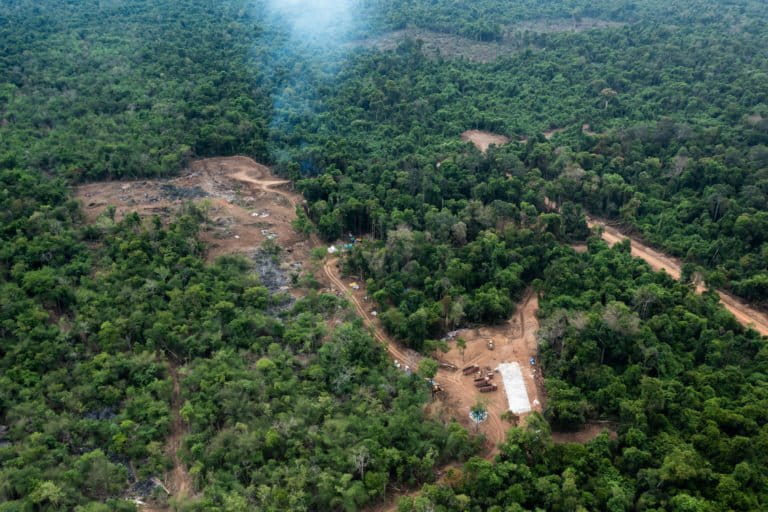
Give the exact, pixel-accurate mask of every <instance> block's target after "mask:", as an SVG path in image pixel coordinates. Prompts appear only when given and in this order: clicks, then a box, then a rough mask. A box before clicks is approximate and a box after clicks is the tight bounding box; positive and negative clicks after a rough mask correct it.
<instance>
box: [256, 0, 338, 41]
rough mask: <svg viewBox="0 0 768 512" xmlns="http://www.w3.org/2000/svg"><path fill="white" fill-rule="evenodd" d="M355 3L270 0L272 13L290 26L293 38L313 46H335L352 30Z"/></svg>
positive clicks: (323, 0) (321, 0) (328, 0)
mask: <svg viewBox="0 0 768 512" xmlns="http://www.w3.org/2000/svg"><path fill="white" fill-rule="evenodd" d="M351 3H352V1H351V0H267V5H268V6H269V9H270V10H271V11H272V13H273V14H276V15H278V17H279V18H281V21H283V22H284V23H286V24H288V26H289V27H290V30H291V37H292V39H294V40H295V41H297V42H299V41H300V42H305V43H308V44H311V45H313V46H328V45H331V46H332V45H334V44H337V43H339V42H340V41H341V40H342V39H343V38H344V37H345V36H346V35H347V34H348V33H349V31H350V30H351V28H352V6H351Z"/></svg>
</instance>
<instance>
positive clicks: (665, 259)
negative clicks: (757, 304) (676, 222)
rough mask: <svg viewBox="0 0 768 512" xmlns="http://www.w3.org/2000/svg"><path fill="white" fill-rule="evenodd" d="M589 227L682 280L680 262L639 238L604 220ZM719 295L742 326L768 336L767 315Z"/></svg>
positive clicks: (700, 288) (592, 221)
mask: <svg viewBox="0 0 768 512" xmlns="http://www.w3.org/2000/svg"><path fill="white" fill-rule="evenodd" d="M587 225H588V226H589V227H590V228H594V227H600V228H602V230H603V240H605V241H606V242H608V245H611V246H612V245H615V244H617V243H620V242H623V241H624V240H627V239H629V240H630V243H631V245H632V256H635V257H636V258H640V259H642V260H645V262H646V263H648V265H650V266H651V268H653V269H654V270H664V271H666V272H667V273H668V274H669V275H670V276H672V277H673V278H675V279H680V275H681V269H682V265H681V264H680V261H679V260H677V259H675V258H672V257H671V256H667V255H666V254H662V253H660V252H658V251H656V250H654V249H651V248H650V247H649V246H647V245H645V244H644V243H642V242H641V241H639V240H638V239H637V238H634V237H628V236H626V235H624V234H623V233H622V232H620V231H619V230H618V229H616V228H614V227H611V226H609V225H607V224H606V223H605V222H604V221H602V220H598V219H596V218H592V217H588V218H587ZM706 290H707V288H706V287H705V286H704V285H702V284H697V285H696V291H697V292H698V293H704V292H705V291H706ZM717 294H718V295H719V296H720V302H721V303H722V304H723V306H724V307H725V309H727V310H728V311H730V312H731V313H732V314H733V316H734V317H736V320H737V321H738V322H739V323H740V324H742V325H744V326H746V327H752V328H753V329H755V330H756V331H757V332H759V333H760V334H762V335H763V336H768V316H766V314H765V313H762V312H760V311H758V310H756V309H754V308H752V307H750V306H748V305H747V304H745V303H744V302H743V301H741V300H739V299H737V298H736V297H734V296H733V295H731V294H729V293H726V292H724V291H721V290H717Z"/></svg>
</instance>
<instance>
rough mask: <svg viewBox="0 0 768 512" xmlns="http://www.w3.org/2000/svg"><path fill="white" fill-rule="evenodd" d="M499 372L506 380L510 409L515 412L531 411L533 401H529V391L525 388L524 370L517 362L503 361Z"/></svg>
mask: <svg viewBox="0 0 768 512" xmlns="http://www.w3.org/2000/svg"><path fill="white" fill-rule="evenodd" d="M499 372H500V373H501V378H502V380H503V381H504V390H505V391H506V392H507V400H508V401H509V410H510V411H512V412H514V413H515V414H521V413H524V412H530V411H531V402H529V401H528V392H527V391H526V390H525V381H524V380H523V372H522V371H521V370H520V365H519V364H517V363H502V364H500V365H499Z"/></svg>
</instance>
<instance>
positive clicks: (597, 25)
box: [349, 18, 626, 62]
mask: <svg viewBox="0 0 768 512" xmlns="http://www.w3.org/2000/svg"><path fill="white" fill-rule="evenodd" d="M624 25H626V23H622V22H618V21H606V20H599V19H595V18H581V19H573V18H556V19H541V20H530V21H523V22H520V23H514V24H511V25H507V26H505V27H504V28H503V30H502V34H501V39H500V40H498V41H479V40H477V39H472V38H471V37H465V36H462V35H459V34H449V33H446V32H437V31H435V30H429V29H425V28H416V27H410V28H405V29H402V30H395V31H392V32H387V33H384V34H381V35H378V36H374V37H370V38H367V39H359V40H356V41H352V42H351V43H349V44H350V46H353V47H363V48H376V49H378V50H382V51H387V50H394V49H395V48H397V47H398V45H400V44H401V43H402V42H403V41H406V40H409V39H410V40H413V41H418V42H420V44H421V49H422V51H423V52H424V54H425V55H426V56H427V57H430V58H438V57H444V58H448V59H468V60H471V61H475V62H492V61H494V60H496V59H498V58H499V57H502V56H504V55H511V54H514V53H517V52H519V51H521V50H522V49H525V48H531V49H535V48H536V47H537V46H536V44H535V43H534V41H532V40H531V39H529V38H527V35H528V34H546V33H555V32H571V33H576V32H585V31H588V30H597V29H609V28H618V27H623V26H624Z"/></svg>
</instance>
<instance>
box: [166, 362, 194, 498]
mask: <svg viewBox="0 0 768 512" xmlns="http://www.w3.org/2000/svg"><path fill="white" fill-rule="evenodd" d="M168 373H169V374H170V376H171V380H172V382H173V387H172V394H171V433H170V435H169V436H168V443H167V445H166V451H167V453H168V454H169V455H170V456H171V461H172V462H173V469H172V470H171V472H170V474H169V475H168V476H167V477H166V481H167V482H168V490H169V491H170V492H171V495H172V496H174V497H175V498H177V499H185V498H191V497H194V493H193V490H194V486H193V483H192V477H191V476H190V474H189V471H188V470H187V465H186V464H184V461H182V460H181V457H180V456H179V452H180V451H181V443H182V441H183V440H184V436H186V435H187V434H188V433H189V427H188V425H187V424H186V422H185V421H184V419H183V418H182V417H181V407H182V403H183V400H182V396H181V381H180V379H179V370H178V367H177V366H176V363H175V362H174V361H173V359H172V358H170V357H169V358H168Z"/></svg>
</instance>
